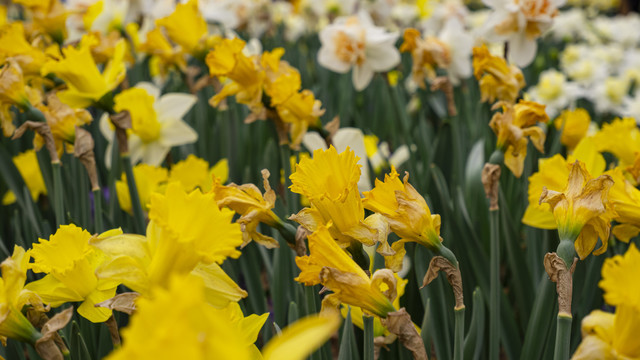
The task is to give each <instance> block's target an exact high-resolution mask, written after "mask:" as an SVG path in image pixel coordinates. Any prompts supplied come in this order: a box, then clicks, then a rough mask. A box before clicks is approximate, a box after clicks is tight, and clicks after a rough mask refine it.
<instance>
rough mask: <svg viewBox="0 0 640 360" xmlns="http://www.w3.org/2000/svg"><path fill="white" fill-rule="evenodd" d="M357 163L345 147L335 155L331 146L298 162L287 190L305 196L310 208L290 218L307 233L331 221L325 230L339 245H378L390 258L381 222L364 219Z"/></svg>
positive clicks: (375, 218)
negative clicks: (311, 157) (330, 224)
mask: <svg viewBox="0 0 640 360" xmlns="http://www.w3.org/2000/svg"><path fill="white" fill-rule="evenodd" d="M358 160H359V158H358V157H357V156H355V153H354V152H353V151H352V150H351V149H349V148H348V147H347V149H346V150H345V151H343V152H342V153H340V154H338V151H337V150H336V149H335V148H334V147H333V146H331V147H329V149H328V150H326V151H324V150H321V149H319V150H316V151H314V152H313V159H302V160H301V161H300V163H299V164H298V165H297V166H296V171H295V172H294V173H293V174H291V183H292V185H291V191H293V192H295V193H298V194H302V195H304V196H305V197H307V199H309V202H310V203H311V207H309V208H304V209H302V210H301V211H300V212H299V213H298V214H296V215H293V216H292V217H291V219H292V220H294V221H296V222H298V223H300V224H301V225H302V226H304V227H305V228H306V229H308V230H309V231H315V230H316V229H317V228H318V226H320V225H326V224H327V223H328V222H330V221H331V222H332V223H333V224H334V225H333V226H332V227H330V228H329V231H330V232H331V235H332V236H333V237H334V238H335V239H336V240H337V241H338V243H339V244H341V246H343V247H348V246H350V245H352V244H353V243H354V242H359V243H362V244H364V245H370V246H371V245H375V244H376V243H379V244H380V246H379V247H378V252H381V253H382V254H384V255H387V256H388V255H392V254H393V252H392V251H391V249H390V248H389V246H388V245H387V233H386V232H384V231H382V230H381V229H380V227H381V226H383V225H382V224H381V222H382V221H383V220H382V219H381V218H380V217H379V216H375V215H372V216H369V217H367V218H366V219H365V217H364V207H363V204H362V200H361V198H360V192H359V191H358V181H359V180H360V165H358ZM327 169H332V170H331V171H327ZM353 255H354V256H357V255H359V254H353Z"/></svg>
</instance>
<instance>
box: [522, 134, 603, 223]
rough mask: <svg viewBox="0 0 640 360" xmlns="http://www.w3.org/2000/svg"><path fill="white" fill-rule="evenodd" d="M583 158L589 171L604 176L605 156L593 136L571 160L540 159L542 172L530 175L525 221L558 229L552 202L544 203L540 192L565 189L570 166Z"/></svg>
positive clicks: (584, 142)
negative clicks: (545, 189)
mask: <svg viewBox="0 0 640 360" xmlns="http://www.w3.org/2000/svg"><path fill="white" fill-rule="evenodd" d="M576 160H580V161H582V162H584V164H585V166H586V168H587V170H588V171H589V174H591V175H592V176H600V175H602V173H603V172H604V170H605V166H606V163H605V160H604V157H603V156H602V155H601V154H600V153H599V152H598V151H597V150H596V144H595V142H594V141H593V139H591V138H585V139H583V140H582V141H581V142H580V143H579V144H578V146H577V147H576V148H575V151H574V152H573V154H571V155H569V157H568V158H567V159H565V158H564V157H562V155H560V154H556V155H554V156H552V157H550V158H547V159H540V161H539V163H538V172H536V173H535V174H533V175H531V177H529V190H528V194H529V195H528V198H529V206H528V207H527V209H526V211H525V213H524V216H523V217H522V222H523V223H524V224H527V225H529V226H532V227H536V228H541V229H556V228H557V224H556V220H555V219H554V217H553V213H552V212H551V211H549V209H550V208H549V204H547V203H540V194H541V193H542V189H543V188H544V187H546V188H547V189H549V190H553V191H563V189H564V188H566V186H567V183H568V179H569V165H570V164H572V163H573V162H575V161H576Z"/></svg>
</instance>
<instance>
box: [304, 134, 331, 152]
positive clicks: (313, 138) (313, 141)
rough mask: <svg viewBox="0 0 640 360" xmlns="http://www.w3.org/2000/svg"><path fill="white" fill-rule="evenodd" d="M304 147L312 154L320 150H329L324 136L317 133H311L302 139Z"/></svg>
mask: <svg viewBox="0 0 640 360" xmlns="http://www.w3.org/2000/svg"><path fill="white" fill-rule="evenodd" d="M302 145H304V147H306V148H307V150H309V151H310V152H311V153H313V152H314V151H316V150H318V149H322V150H327V143H326V142H325V141H324V139H323V138H322V136H320V134H318V133H317V132H315V131H309V132H307V133H306V134H304V136H303V137H302Z"/></svg>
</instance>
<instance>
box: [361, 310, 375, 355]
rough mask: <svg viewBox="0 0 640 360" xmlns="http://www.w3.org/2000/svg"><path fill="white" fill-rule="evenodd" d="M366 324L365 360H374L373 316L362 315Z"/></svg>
mask: <svg viewBox="0 0 640 360" xmlns="http://www.w3.org/2000/svg"><path fill="white" fill-rule="evenodd" d="M362 321H363V323H364V352H363V353H364V360H373V358H374V356H373V353H374V349H373V316H367V315H362Z"/></svg>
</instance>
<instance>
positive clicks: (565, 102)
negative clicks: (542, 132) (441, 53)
mask: <svg viewBox="0 0 640 360" xmlns="http://www.w3.org/2000/svg"><path fill="white" fill-rule="evenodd" d="M527 93H528V95H529V96H530V97H531V100H533V101H535V102H538V103H540V104H544V105H546V106H545V110H546V111H547V115H549V118H551V119H553V118H554V117H555V116H556V115H558V114H559V113H560V111H562V110H564V109H566V108H567V107H568V106H569V105H570V104H571V103H572V102H574V101H575V100H576V99H577V98H578V97H579V96H580V94H581V91H580V88H579V87H578V85H577V84H575V83H571V82H568V81H567V78H566V77H565V76H564V74H563V73H561V72H559V71H557V70H554V69H550V70H546V71H543V72H542V73H541V74H540V79H539V81H538V84H537V85H536V86H533V87H531V88H530V89H529V91H528V92H527Z"/></svg>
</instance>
